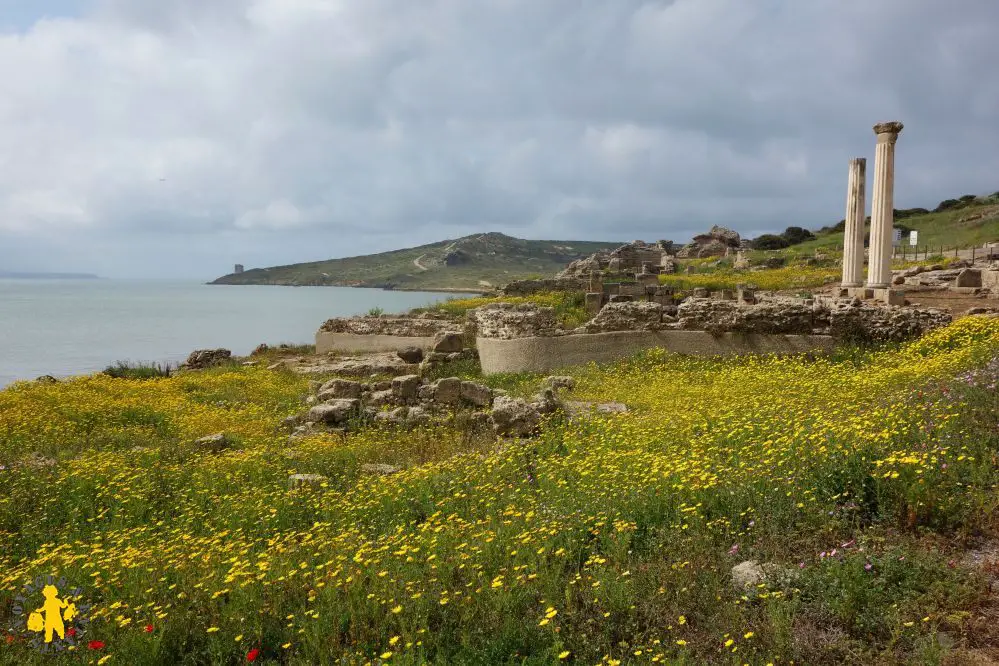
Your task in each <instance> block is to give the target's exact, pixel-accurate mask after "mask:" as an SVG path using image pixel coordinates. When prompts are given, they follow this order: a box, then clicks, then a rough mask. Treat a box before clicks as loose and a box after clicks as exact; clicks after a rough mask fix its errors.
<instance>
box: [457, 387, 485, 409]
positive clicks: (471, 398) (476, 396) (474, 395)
mask: <svg viewBox="0 0 999 666" xmlns="http://www.w3.org/2000/svg"><path fill="white" fill-rule="evenodd" d="M461 399H462V400H464V401H465V402H468V403H471V404H473V405H475V406H476V407H488V406H489V405H491V404H492V402H493V391H492V389H491V388H489V387H488V386H485V385H484V384H478V383H476V382H461Z"/></svg>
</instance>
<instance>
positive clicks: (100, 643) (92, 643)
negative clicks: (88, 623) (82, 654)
mask: <svg viewBox="0 0 999 666" xmlns="http://www.w3.org/2000/svg"><path fill="white" fill-rule="evenodd" d="M87 647H88V648H90V649H91V650H100V649H101V648H103V647H104V641H90V642H89V643H87Z"/></svg>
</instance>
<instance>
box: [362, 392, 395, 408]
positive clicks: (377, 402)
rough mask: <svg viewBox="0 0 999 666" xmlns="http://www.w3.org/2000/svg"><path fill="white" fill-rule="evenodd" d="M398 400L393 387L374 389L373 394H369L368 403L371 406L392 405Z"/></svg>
mask: <svg viewBox="0 0 999 666" xmlns="http://www.w3.org/2000/svg"><path fill="white" fill-rule="evenodd" d="M396 402H397V400H396V397H395V392H394V391H393V390H392V389H387V390H385V391H373V392H372V393H371V395H369V396H368V405H370V406H371V407H384V406H385V405H392V404H395V403H396Z"/></svg>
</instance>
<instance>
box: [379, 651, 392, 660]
mask: <svg viewBox="0 0 999 666" xmlns="http://www.w3.org/2000/svg"><path fill="white" fill-rule="evenodd" d="M379 657H380V658H382V659H391V658H392V652H391V651H389V652H382V653H381V654H380V655H379Z"/></svg>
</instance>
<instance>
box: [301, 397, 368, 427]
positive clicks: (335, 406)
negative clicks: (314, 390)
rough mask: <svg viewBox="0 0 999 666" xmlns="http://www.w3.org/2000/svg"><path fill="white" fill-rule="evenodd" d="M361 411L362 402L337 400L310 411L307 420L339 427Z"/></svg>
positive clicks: (347, 399) (351, 399)
mask: <svg viewBox="0 0 999 666" xmlns="http://www.w3.org/2000/svg"><path fill="white" fill-rule="evenodd" d="M360 410H361V401H360V400H357V399H353V398H337V399H335V400H330V401H329V402H326V403H323V404H321V405H316V406H315V407H313V408H312V409H310V410H309V415H308V417H307V418H306V420H307V421H309V422H310V423H327V424H330V425H337V424H340V423H344V422H346V421H348V420H349V419H350V418H351V417H353V416H355V415H356V414H358V413H359V412H360Z"/></svg>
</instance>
